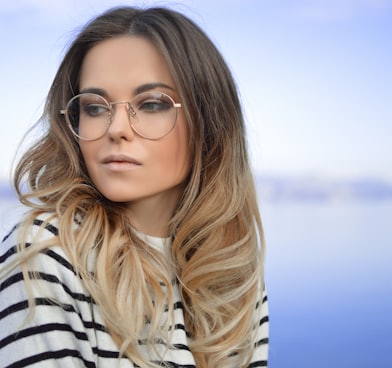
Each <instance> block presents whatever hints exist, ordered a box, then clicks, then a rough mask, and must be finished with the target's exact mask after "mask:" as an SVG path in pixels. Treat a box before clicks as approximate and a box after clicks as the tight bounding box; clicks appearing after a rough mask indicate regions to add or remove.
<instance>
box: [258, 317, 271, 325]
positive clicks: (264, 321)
mask: <svg viewBox="0 0 392 368" xmlns="http://www.w3.org/2000/svg"><path fill="white" fill-rule="evenodd" d="M267 322H269V317H268V316H264V317H263V318H261V320H260V322H259V326H261V325H262V324H264V323H267Z"/></svg>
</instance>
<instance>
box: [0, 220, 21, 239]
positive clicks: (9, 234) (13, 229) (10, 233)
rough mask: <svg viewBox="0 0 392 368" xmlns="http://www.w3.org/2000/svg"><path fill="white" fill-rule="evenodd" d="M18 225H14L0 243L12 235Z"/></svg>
mask: <svg viewBox="0 0 392 368" xmlns="http://www.w3.org/2000/svg"><path fill="white" fill-rule="evenodd" d="M18 226H19V224H17V225H15V226H14V227H13V228H12V229H11V231H10V232H9V233H8V234H7V235H6V236H5V237H4V238H3V240H2V241H1V242H2V243H4V242H5V241H6V240H7V239H8V238H9V237H10V236H11V235H12V233H13V232H14V231H15V230H16V229H17V228H18Z"/></svg>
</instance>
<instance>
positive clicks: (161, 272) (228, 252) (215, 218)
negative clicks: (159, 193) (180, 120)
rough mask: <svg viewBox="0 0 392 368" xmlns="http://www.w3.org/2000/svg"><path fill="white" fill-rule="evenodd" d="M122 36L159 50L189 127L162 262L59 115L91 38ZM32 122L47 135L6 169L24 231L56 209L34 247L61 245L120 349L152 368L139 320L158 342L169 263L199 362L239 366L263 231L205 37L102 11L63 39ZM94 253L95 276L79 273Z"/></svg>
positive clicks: (132, 12) (140, 13)
mask: <svg viewBox="0 0 392 368" xmlns="http://www.w3.org/2000/svg"><path fill="white" fill-rule="evenodd" d="M124 34H128V35H131V36H133V35H136V36H140V37H145V38H146V39H148V40H149V41H150V42H152V44H154V45H155V47H157V49H158V50H160V52H162V54H163V55H164V57H165V59H166V61H167V63H168V65H169V68H170V70H171V73H172V75H173V78H174V80H175V82H176V87H177V89H178V92H179V95H180V100H181V103H182V106H183V108H184V111H185V115H186V119H187V122H188V124H189V130H190V149H191V153H192V157H193V166H192V169H191V173H190V174H189V177H188V179H187V183H186V187H185V190H184V193H183V195H182V197H181V199H180V201H179V203H178V207H177V210H176V212H175V215H174V216H173V218H172V220H171V222H170V224H169V230H170V232H171V233H172V234H175V236H174V237H173V242H172V247H171V256H172V263H173V264H171V265H169V264H167V263H165V262H164V260H162V259H161V258H162V257H160V255H159V254H158V253H157V251H155V250H154V249H152V248H149V247H148V246H147V245H146V244H144V243H143V241H142V240H141V239H140V238H139V237H138V236H136V235H135V233H134V231H133V230H132V228H131V226H130V224H129V223H128V220H127V218H126V217H125V211H124V209H125V205H124V204H121V203H112V202H110V201H109V200H107V199H106V198H104V197H103V196H102V195H101V194H100V193H99V192H98V191H97V190H96V188H95V187H94V184H93V183H92V182H91V180H90V178H89V176H88V173H87V170H86V167H85V165H84V162H83V158H82V155H81V153H80V150H79V146H78V142H77V141H76V140H75V138H74V137H73V136H72V134H71V132H70V130H69V129H68V128H67V125H66V122H65V120H64V117H63V116H62V115H61V114H60V110H61V109H63V108H64V107H65V105H66V103H67V101H68V100H69V99H70V98H71V97H72V96H73V95H75V94H77V93H78V88H79V86H78V81H79V70H80V65H81V63H82V61H83V58H84V56H85V55H86V53H87V52H88V51H89V50H90V49H91V47H93V46H94V45H95V44H96V43H98V42H101V41H103V40H105V39H108V38H111V37H116V36H119V35H124ZM41 123H42V124H48V126H47V129H46V133H45V135H44V136H43V137H42V138H41V139H40V140H39V141H38V142H37V143H36V144H35V145H34V146H33V147H31V148H30V149H29V150H28V151H27V152H26V153H25V155H24V156H23V157H22V158H21V160H20V162H19V164H18V165H17V167H16V171H15V180H14V184H15V187H16V189H17V192H18V195H19V197H20V200H21V202H23V203H24V204H26V205H28V206H30V207H32V211H31V213H30V215H29V216H28V217H26V219H25V221H24V222H25V225H26V226H25V228H26V227H27V226H28V225H29V224H30V223H31V222H32V221H33V218H35V217H36V216H37V215H39V214H40V213H47V212H51V213H53V214H54V215H53V217H55V218H56V219H57V221H58V226H59V233H58V239H53V242H52V243H45V244H44V245H41V247H49V246H51V245H53V244H55V243H58V242H59V243H60V244H61V246H62V247H63V248H64V249H65V251H66V253H67V254H68V256H69V257H70V260H71V262H72V264H73V265H74V267H75V269H76V271H77V272H78V273H79V274H80V275H81V277H82V279H83V282H84V284H85V285H86V288H87V289H88V290H89V292H90V293H91V295H92V297H93V299H94V300H95V302H96V303H97V304H98V305H99V306H100V309H101V312H102V315H103V317H104V319H105V323H106V326H107V327H108V329H109V331H110V333H111V334H112V336H113V337H114V339H115V341H116V342H117V343H118V345H119V347H120V348H121V349H122V350H121V351H122V352H123V353H124V354H125V355H126V356H127V357H129V359H131V360H132V361H133V362H135V363H136V364H138V365H139V366H141V367H148V366H154V364H152V363H149V362H147V361H145V359H144V358H143V356H142V355H141V353H140V352H139V350H138V347H137V345H138V344H137V341H138V338H140V334H141V331H142V329H143V328H144V327H145V319H143V318H141V316H145V318H146V319H148V320H149V321H150V324H149V326H150V327H149V338H148V342H149V343H150V344H151V346H152V345H153V341H154V337H156V336H157V335H159V336H161V335H162V336H163V337H164V338H166V339H167V338H168V336H165V333H164V330H163V329H162V328H161V320H160V319H161V316H162V312H163V309H164V307H165V305H169V306H171V303H170V299H171V298H172V297H173V287H172V284H171V280H170V277H168V275H169V274H170V272H169V269H170V268H174V273H175V275H176V277H177V281H178V285H179V289H180V294H181V298H182V301H183V305H184V313H185V327H186V330H187V332H188V333H189V334H190V336H191V342H190V348H191V351H192V353H193V355H194V357H195V359H196V362H197V366H198V367H223V366H225V365H226V363H225V362H227V360H228V358H229V356H232V355H233V354H235V353H237V356H238V357H240V358H241V359H242V361H241V363H240V364H239V366H245V365H246V364H247V363H248V362H249V361H250V358H251V355H252V351H253V348H254V342H255V341H254V334H255V324H256V322H257V316H256V315H255V314H256V312H255V308H256V302H257V298H258V292H259V289H260V288H262V287H263V258H264V242H263V231H262V226H261V219H260V215H259V210H258V206H257V198H256V192H255V188H254V183H253V177H252V174H251V171H250V167H249V161H248V156H247V148H246V139H245V128H244V121H243V116H242V111H241V106H240V101H239V97H238V93H237V90H236V86H235V83H234V81H233V78H232V76H231V73H230V71H229V69H228V67H227V65H226V63H225V62H224V60H223V58H222V56H221V55H220V53H219V52H218V50H217V49H216V47H215V46H214V45H213V44H212V42H211V41H210V40H209V39H208V37H207V36H206V35H205V34H204V33H203V32H202V31H201V30H200V28H199V27H198V26H196V25H195V24H194V23H193V22H192V21H191V20H189V19H188V18H186V17H184V16H183V15H181V14H179V13H177V12H175V11H172V10H168V9H164V8H150V9H146V10H141V9H135V8H130V7H122V8H116V9H112V10H110V11H108V12H106V13H104V14H102V15H101V16H99V17H97V18H96V19H94V20H93V21H91V22H90V23H89V24H87V25H86V27H85V28H84V29H83V30H82V31H81V32H80V34H79V35H78V36H77V37H76V39H75V40H74V41H73V43H72V44H71V46H70V48H69V50H68V52H67V53H66V55H65V57H64V59H63V61H62V63H61V65H60V67H59V70H58V72H57V74H56V76H55V78H54V81H53V84H52V87H51V89H50V91H49V94H48V98H47V102H46V105H45V111H44V114H43V117H42V119H41ZM49 157H50V158H49ZM25 180H26V181H27V182H28V189H27V191H26V192H24V190H23V189H22V187H23V188H24V181H25ZM75 219H77V221H78V222H79V223H78V225H77V226H75ZM70 229H73V230H72V231H70ZM21 234H22V237H23V233H21ZM25 236H26V234H24V237H25ZM109 243H110V244H109ZM20 248H21V252H22V255H23V254H24V259H25V260H27V259H29V258H31V257H32V256H33V254H34V252H35V253H36V252H38V249H39V247H38V246H36V247H29V249H27V248H24V247H23V239H22V241H21V243H20ZM92 251H94V252H95V253H96V263H95V267H94V270H93V271H94V272H93V273H91V272H89V269H88V259H89V256H90V254H91V252H92ZM26 272H27V271H26ZM25 276H27V274H26V275H25ZM161 283H163V284H164V285H165V288H164V289H163V288H162V285H161ZM152 300H153V301H154V302H152ZM136 301H137V302H136ZM170 308H171V309H170V312H172V307H170ZM168 323H169V322H168Z"/></svg>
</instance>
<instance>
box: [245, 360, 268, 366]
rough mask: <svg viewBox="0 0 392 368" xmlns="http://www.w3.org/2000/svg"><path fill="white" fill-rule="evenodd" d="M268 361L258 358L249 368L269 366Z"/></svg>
mask: <svg viewBox="0 0 392 368" xmlns="http://www.w3.org/2000/svg"><path fill="white" fill-rule="evenodd" d="M267 366H268V362H267V361H266V360H258V361H257V362H253V363H250V364H249V366H248V368H254V367H267Z"/></svg>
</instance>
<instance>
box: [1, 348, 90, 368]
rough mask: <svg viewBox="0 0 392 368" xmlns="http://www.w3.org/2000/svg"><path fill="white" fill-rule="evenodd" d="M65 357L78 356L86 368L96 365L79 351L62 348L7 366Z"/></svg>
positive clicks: (22, 365) (19, 365) (12, 367)
mask: <svg viewBox="0 0 392 368" xmlns="http://www.w3.org/2000/svg"><path fill="white" fill-rule="evenodd" d="M66 357H73V358H79V359H80V360H81V361H82V362H83V363H84V366H85V367H86V368H95V367H96V365H95V363H94V362H91V361H89V360H86V359H84V358H83V357H82V355H81V354H80V352H79V351H77V350H71V349H62V350H57V351H47V352H45V353H41V354H36V355H33V356H30V357H28V358H25V359H22V360H19V361H17V362H15V363H13V364H10V365H8V366H7V368H22V367H27V366H29V365H33V364H35V363H39V362H43V361H44V360H52V359H54V360H56V359H62V358H66Z"/></svg>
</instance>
